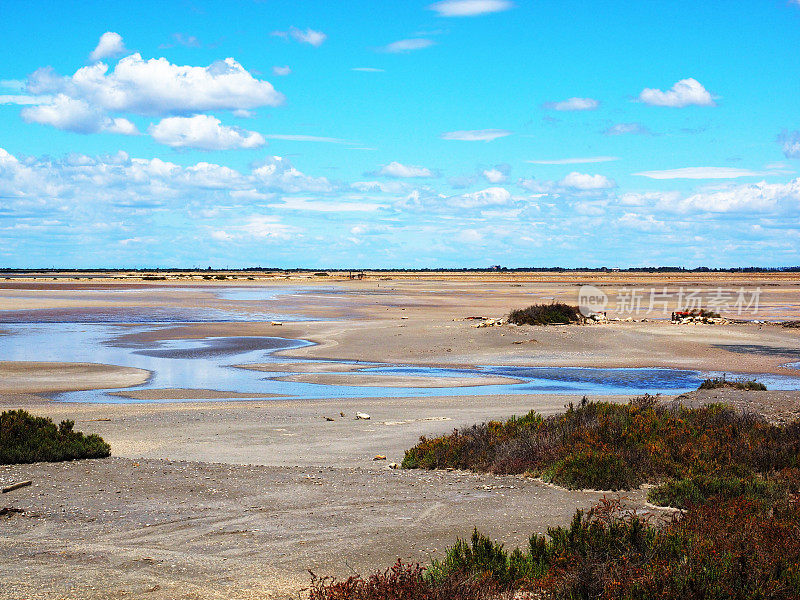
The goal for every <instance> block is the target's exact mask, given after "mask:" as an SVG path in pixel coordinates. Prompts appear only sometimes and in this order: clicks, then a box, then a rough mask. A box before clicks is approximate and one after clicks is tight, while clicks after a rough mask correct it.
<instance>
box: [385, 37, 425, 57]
mask: <svg viewBox="0 0 800 600" xmlns="http://www.w3.org/2000/svg"><path fill="white" fill-rule="evenodd" d="M435 43H436V42H434V41H433V40H429V39H427V38H410V39H407V40H398V41H396V42H392V43H391V44H387V45H386V46H383V47H382V48H380V50H382V51H383V52H389V53H390V54H400V53H403V52H413V51H414V50H423V49H424V48H429V47H430V46H433V45H434V44H435Z"/></svg>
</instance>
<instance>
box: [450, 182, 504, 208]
mask: <svg viewBox="0 0 800 600" xmlns="http://www.w3.org/2000/svg"><path fill="white" fill-rule="evenodd" d="M511 202H512V198H511V192H509V191H508V190H507V189H505V188H502V187H490V188H486V189H485V190H480V191H479V192H471V193H469V194H461V195H460V196H452V197H450V198H448V199H447V204H448V205H449V206H452V207H455V208H481V207H484V206H507V205H509V204H511Z"/></svg>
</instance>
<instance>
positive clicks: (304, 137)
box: [264, 133, 348, 144]
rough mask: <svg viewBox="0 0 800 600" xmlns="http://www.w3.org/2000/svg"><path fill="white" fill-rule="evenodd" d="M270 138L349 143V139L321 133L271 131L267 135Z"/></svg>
mask: <svg viewBox="0 0 800 600" xmlns="http://www.w3.org/2000/svg"><path fill="white" fill-rule="evenodd" d="M264 137H265V138H267V139H268V140H285V141H288V142H322V143H324V144H347V143H348V142H347V140H342V139H339V138H333V137H323V136H319V135H299V134H281V133H271V134H269V135H265V136H264Z"/></svg>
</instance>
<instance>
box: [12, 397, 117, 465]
mask: <svg viewBox="0 0 800 600" xmlns="http://www.w3.org/2000/svg"><path fill="white" fill-rule="evenodd" d="M74 426H75V422H74V421H68V420H67V421H61V423H60V424H59V425H58V426H56V424H55V423H53V421H52V420H51V419H49V418H46V417H35V416H33V415H31V414H30V413H28V412H26V411H24V410H10V411H5V412H3V413H2V414H0V464H3V465H8V464H17V463H33V462H58V461H63V460H76V459H79V458H104V457H106V456H109V455H110V454H111V446H109V445H108V444H107V443H106V442H105V441H103V438H101V437H100V436H98V435H94V434H92V435H84V434H83V433H81V432H78V431H73V427H74Z"/></svg>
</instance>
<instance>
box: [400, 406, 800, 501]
mask: <svg viewBox="0 0 800 600" xmlns="http://www.w3.org/2000/svg"><path fill="white" fill-rule="evenodd" d="M402 466H403V467H404V468H427V469H436V468H447V467H453V468H457V469H471V470H475V471H486V472H492V473H498V474H504V473H508V474H511V473H515V474H519V473H528V474H532V475H535V476H542V477H544V478H545V479H548V480H550V481H552V482H554V483H557V484H559V485H563V486H565V487H569V488H595V489H611V490H616V489H629V488H633V487H638V486H639V485H641V484H642V483H645V482H648V481H649V482H658V481H660V480H664V479H670V478H672V479H685V478H691V477H701V476H702V477H740V478H746V477H752V476H754V475H756V474H762V475H766V474H769V473H772V472H773V471H776V470H781V469H790V468H796V467H798V466H800V422H797V421H796V422H794V423H790V424H788V425H772V424H769V423H767V422H766V421H765V420H764V419H762V418H760V417H757V416H755V415H752V414H743V413H738V412H736V411H734V410H733V409H731V408H728V407H726V406H724V405H721V404H707V405H705V406H702V407H699V408H686V407H684V406H681V405H677V404H673V405H665V404H663V403H660V402H658V399H657V398H656V397H653V396H643V397H641V398H636V399H634V400H632V401H630V402H629V403H627V404H612V403H609V402H588V401H586V399H584V401H582V402H581V404H580V405H579V406H577V407H576V406H573V405H570V406H569V407H568V409H567V411H566V412H564V413H562V414H557V415H553V416H550V417H548V418H546V419H545V418H543V417H542V416H541V415H538V414H537V413H535V412H533V411H532V412H531V413H529V414H528V415H526V416H525V417H522V418H512V419H509V420H508V421H506V422H504V423H503V422H499V421H491V422H489V423H484V424H482V425H473V426H472V427H466V428H463V429H461V430H454V431H453V433H452V434H450V435H444V436H440V437H434V438H427V437H422V438H420V441H419V443H418V444H417V445H416V446H414V447H413V448H411V449H409V450H408V451H407V452H406V454H405V457H404V459H403V463H402Z"/></svg>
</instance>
